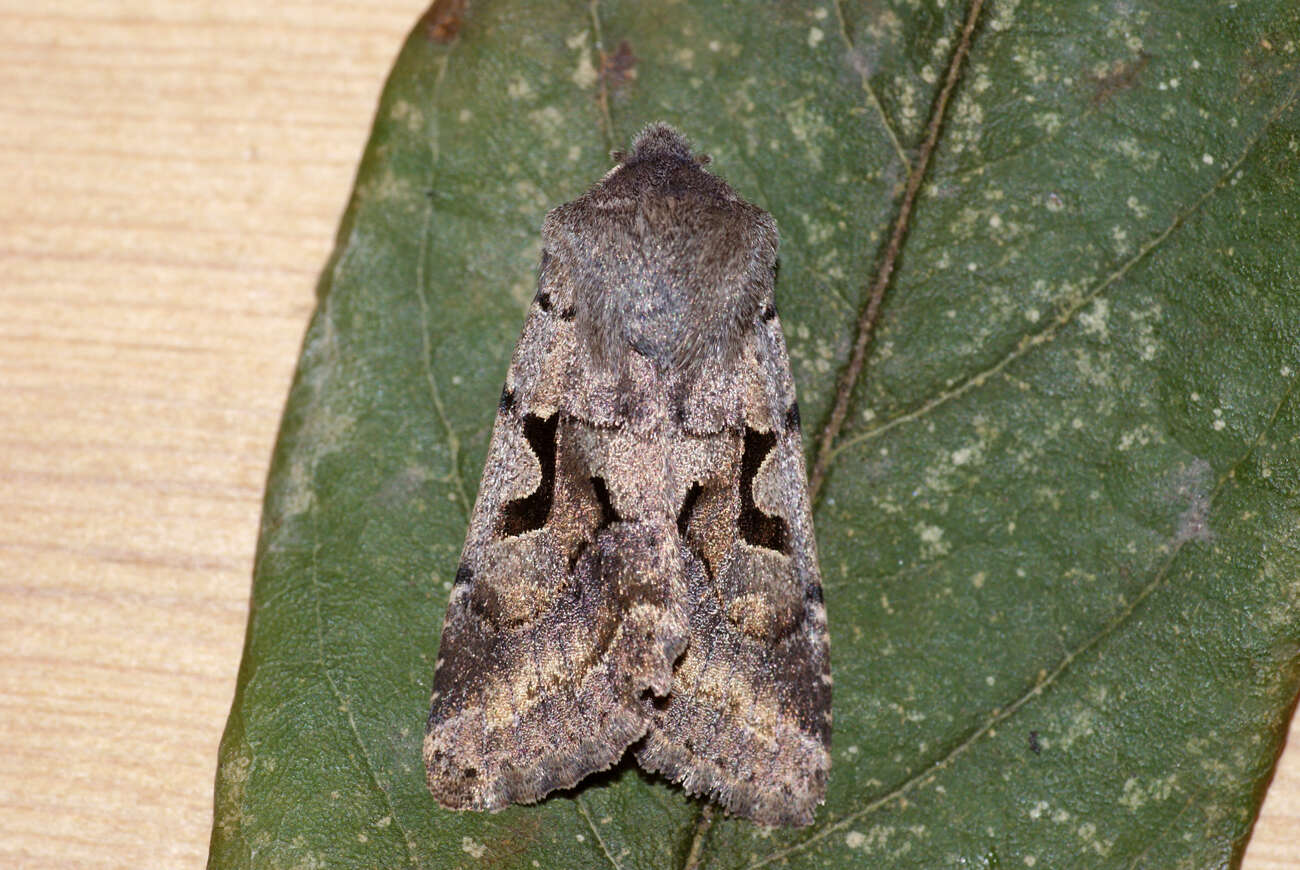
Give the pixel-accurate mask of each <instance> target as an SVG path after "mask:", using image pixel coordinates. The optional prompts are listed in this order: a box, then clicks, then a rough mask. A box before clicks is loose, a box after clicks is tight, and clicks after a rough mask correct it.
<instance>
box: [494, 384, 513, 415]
mask: <svg viewBox="0 0 1300 870" xmlns="http://www.w3.org/2000/svg"><path fill="white" fill-rule="evenodd" d="M514 407H515V391H514V390H512V389H510V388H509V387H502V388H501V400H500V401H499V402H497V411H498V412H500V413H502V414H508V413H509V412H510V411H511V410H513V409H514Z"/></svg>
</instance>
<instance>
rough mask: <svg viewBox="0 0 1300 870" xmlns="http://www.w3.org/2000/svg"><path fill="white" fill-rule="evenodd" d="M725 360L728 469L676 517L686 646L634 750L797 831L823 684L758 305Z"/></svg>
mask: <svg viewBox="0 0 1300 870" xmlns="http://www.w3.org/2000/svg"><path fill="white" fill-rule="evenodd" d="M755 321H756V322H755V323H754V328H753V331H752V332H751V333H750V336H749V339H748V341H747V342H746V345H745V351H744V354H743V356H742V357H741V358H740V359H739V360H738V361H737V367H738V369H737V376H738V377H739V376H741V375H743V374H745V373H748V372H753V373H754V375H755V376H753V377H750V378H749V381H750V384H749V388H748V389H746V390H743V391H742V395H743V396H744V397H745V402H744V408H743V417H744V422H743V427H742V431H741V432H732V431H724V432H720V433H718V434H716V435H713V436H702V437H703V438H705V439H707V440H715V441H719V442H729V443H730V444H731V450H730V451H729V453H730V462H729V463H727V464H725V465H722V466H721V467H718V468H717V469H716V474H715V475H714V476H712V477H707V478H704V479H701V480H698V481H696V482H695V483H694V488H693V489H692V490H690V491H688V494H687V496H686V498H685V500H684V502H683V505H682V509H681V514H680V517H679V529H680V532H681V537H682V553H683V563H684V567H685V573H686V578H687V579H686V582H687V599H688V600H689V601H690V603H691V606H692V610H691V613H690V616H689V621H690V641H689V643H688V645H687V648H686V652H685V653H684V654H683V656H682V658H681V659H680V660H678V662H677V667H676V670H675V672H674V675H673V686H672V690H671V692H670V693H669V695H668V697H667V698H666V699H663V700H662V701H661V702H659V703H658V704H657V705H656V710H655V716H654V722H653V724H652V725H651V727H650V730H649V732H648V733H647V735H646V738H645V741H644V742H643V743H642V744H641V745H640V746H639V747H638V749H637V759H638V762H639V763H640V764H641V766H642V767H643V768H645V769H647V770H652V771H660V772H662V773H664V774H665V775H666V776H668V777H669V778H671V779H673V780H675V781H677V782H680V783H681V784H682V785H683V787H684V788H685V789H686V790H687V791H688V792H690V793H692V794H705V795H708V796H709V797H710V798H712V799H713V800H716V801H717V802H719V803H721V804H722V805H723V806H725V807H726V808H727V809H729V810H730V811H731V812H733V813H735V814H736V815H739V816H744V817H746V818H749V819H753V820H754V821H757V822H761V823H763V824H768V825H806V824H810V823H811V822H812V819H813V810H814V809H815V808H816V806H817V805H818V804H819V803H821V801H822V799H823V796H824V794H825V788H826V775H827V771H828V769H829V767H830V755H829V747H830V730H831V707H830V701H831V676H830V659H829V647H828V639H827V630H826V611H825V608H824V607H823V605H822V588H821V577H820V574H819V571H818V567H817V550H816V541H815V540H814V538H813V528H812V520H811V515H810V508H809V503H808V493H807V484H806V476H805V471H804V461H803V452H802V448H801V438H800V431H799V408H798V405H797V403H796V402H795V396H794V383H793V381H792V379H791V376H790V364H789V361H788V358H787V355H786V349H785V341H784V338H783V336H782V333H781V328H780V322H779V320H778V319H777V317H776V312H775V309H774V308H773V307H772V304H771V300H770V299H769V300H768V302H767V303H766V304H765V305H764V306H763V307H762V309H761V311H760V314H759V316H758V317H757V318H755Z"/></svg>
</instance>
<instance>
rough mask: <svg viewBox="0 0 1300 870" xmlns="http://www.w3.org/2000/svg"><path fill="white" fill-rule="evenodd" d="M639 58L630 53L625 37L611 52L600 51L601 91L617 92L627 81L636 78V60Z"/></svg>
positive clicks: (629, 45)
mask: <svg viewBox="0 0 1300 870" xmlns="http://www.w3.org/2000/svg"><path fill="white" fill-rule="evenodd" d="M638 60H640V58H638V57H637V56H636V55H635V54H633V53H632V46H631V44H629V43H628V41H627V40H626V39H624V40H623V41H622V42H620V43H619V44H618V48H616V49H614V52H613V54H606V53H605V52H603V51H602V52H601V53H600V86H601V90H602V92H604V91H608V92H617V91H618V90H619V89H620V88H622V87H623V86H625V85H626V84H627V83H628V82H630V81H632V80H633V79H635V78H636V62H637V61H638Z"/></svg>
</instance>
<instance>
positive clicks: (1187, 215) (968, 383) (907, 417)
mask: <svg viewBox="0 0 1300 870" xmlns="http://www.w3.org/2000/svg"><path fill="white" fill-rule="evenodd" d="M1298 91H1300V85H1297V86H1293V87H1292V89H1291V91H1290V93H1289V94H1288V95H1287V97H1286V99H1284V100H1283V101H1282V102H1281V103H1279V104H1278V106H1277V107H1276V108H1275V109H1274V110H1273V111H1272V112H1271V113H1269V117H1268V118H1267V120H1266V121H1265V122H1264V123H1263V124H1262V125H1261V126H1260V129H1259V130H1258V131H1257V132H1256V133H1255V135H1254V136H1253V137H1251V139H1250V141H1249V142H1248V143H1247V144H1246V147H1245V148H1244V149H1243V150H1242V153H1241V155H1240V156H1238V158H1237V159H1236V160H1234V161H1233V162H1232V164H1231V165H1230V166H1228V168H1227V169H1225V170H1224V172H1223V173H1222V174H1221V175H1220V176H1219V177H1218V178H1217V179H1216V180H1215V182H1214V184H1212V185H1211V186H1210V187H1209V188H1208V189H1207V190H1206V191H1205V192H1204V193H1202V194H1201V195H1200V196H1199V197H1197V198H1196V200H1195V201H1194V202H1193V203H1192V204H1191V205H1189V206H1187V207H1186V208H1184V209H1183V210H1182V211H1180V212H1178V213H1177V214H1176V215H1174V217H1173V220H1171V221H1170V222H1169V225H1168V226H1167V227H1165V228H1164V229H1163V230H1161V231H1160V232H1159V233H1158V234H1156V235H1155V236H1153V237H1152V238H1151V239H1149V240H1148V241H1147V243H1146V244H1144V245H1143V246H1142V247H1141V248H1140V249H1139V250H1138V251H1137V252H1136V253H1135V254H1134V255H1133V256H1132V257H1130V258H1129V259H1128V260H1126V261H1124V262H1123V263H1121V264H1120V265H1119V267H1118V268H1116V269H1115V270H1114V271H1112V272H1111V273H1110V274H1109V275H1107V276H1106V277H1105V278H1103V279H1102V280H1101V281H1099V282H1098V283H1097V284H1096V285H1095V286H1094V287H1093V288H1092V289H1091V290H1089V291H1088V292H1086V293H1084V294H1082V295H1081V296H1079V297H1078V298H1076V299H1075V300H1073V301H1072V302H1070V303H1069V304H1068V305H1067V306H1066V307H1065V308H1063V309H1062V311H1061V313H1060V314H1058V315H1057V317H1056V318H1055V319H1053V320H1051V321H1049V322H1048V323H1047V324H1046V325H1045V326H1044V327H1043V328H1041V329H1039V330H1037V331H1035V332H1028V333H1026V334H1025V335H1023V336H1022V337H1021V338H1020V340H1019V341H1018V342H1017V343H1016V346H1015V347H1014V348H1012V349H1011V350H1010V351H1008V352H1007V353H1006V354H1004V355H1003V356H1002V357H1001V358H1000V359H999V360H997V362H995V363H993V365H991V366H989V367H988V368H985V369H983V370H981V371H979V372H976V373H975V374H973V375H970V376H969V377H967V378H965V379H963V380H962V381H961V382H960V383H959V384H957V385H956V386H954V387H952V388H950V389H947V390H944V391H943V392H941V393H939V394H938V395H936V396H934V397H932V398H930V399H927V400H926V401H924V402H922V403H921V404H919V405H917V406H916V407H915V408H913V409H912V410H910V411H905V412H903V413H901V414H899V415H898V416H896V417H892V418H890V419H888V420H885V421H884V422H882V423H880V424H879V425H877V426H874V427H872V428H870V429H867V430H865V431H863V432H859V433H858V434H856V435H853V436H851V437H849V438H846V439H844V440H843V441H841V442H840V443H839V444H837V445H835V446H834V447H832V448H830V449H829V451H828V455H827V460H826V462H827V465H829V464H831V463H833V462H834V461H835V459H836V458H837V457H838V456H839V455H840V454H841V453H843V452H844V451H845V450H848V449H849V448H851V447H855V446H858V445H860V444H863V443H864V442H866V441H869V440H871V439H873V438H877V437H879V436H881V435H883V434H885V433H886V432H888V431H890V430H891V429H894V428H897V427H898V426H901V425H903V424H904V423H910V422H912V421H914V420H919V419H921V418H922V417H924V416H926V415H927V414H929V413H930V412H931V411H933V410H935V409H936V408H939V407H940V406H942V405H946V404H947V403H948V402H950V401H952V400H954V399H958V398H960V397H962V396H964V395H965V394H966V393H969V392H971V391H972V390H974V389H976V388H977V387H982V386H983V385H984V384H986V383H987V382H988V381H989V380H990V379H991V378H993V377H994V376H995V375H998V374H1000V373H1001V372H1002V371H1003V370H1004V369H1006V368H1007V366H1009V365H1011V364H1012V363H1014V362H1015V361H1017V360H1019V359H1020V358H1021V357H1024V356H1026V355H1028V354H1029V352H1030V351H1032V350H1033V349H1035V348H1038V347H1042V346H1044V345H1046V344H1048V343H1049V342H1051V341H1052V340H1053V339H1054V338H1055V337H1056V335H1057V334H1058V333H1059V332H1060V331H1061V330H1062V329H1063V328H1065V327H1066V326H1068V325H1069V324H1071V323H1072V322H1074V319H1075V318H1076V317H1077V316H1078V314H1079V312H1081V311H1082V310H1083V309H1084V308H1085V307H1087V306H1088V305H1089V304H1090V303H1092V302H1093V301H1094V300H1095V299H1097V298H1098V297H1099V296H1101V295H1102V294H1103V293H1105V292H1106V291H1107V290H1108V289H1110V288H1111V287H1113V286H1114V285H1115V284H1117V283H1118V282H1119V281H1120V279H1122V278H1124V276H1126V275H1127V274H1128V273H1129V272H1130V271H1131V270H1132V269H1133V268H1134V267H1135V266H1137V264H1138V263H1140V262H1142V261H1143V260H1144V259H1146V258H1147V257H1148V256H1150V255H1151V253H1152V252H1153V251H1155V250H1156V249H1157V248H1159V247H1160V246H1161V245H1162V244H1164V242H1166V241H1167V240H1168V239H1169V238H1170V236H1172V235H1173V234H1174V233H1175V232H1176V231H1177V230H1178V229H1179V228H1180V227H1182V226H1184V225H1185V224H1186V223H1187V222H1188V220H1190V219H1191V218H1192V217H1193V216H1195V215H1196V213H1197V212H1199V211H1200V210H1201V209H1202V208H1204V207H1205V204H1206V203H1207V202H1209V200H1210V199H1211V198H1212V197H1213V196H1214V194H1215V193H1217V192H1218V191H1220V190H1222V189H1224V188H1225V187H1226V186H1227V185H1228V182H1229V181H1230V180H1231V179H1232V177H1233V175H1235V174H1236V173H1237V171H1238V170H1239V169H1240V168H1241V166H1242V164H1244V163H1245V162H1246V160H1247V159H1249V157H1250V155H1251V154H1252V153H1254V150H1255V148H1256V147H1257V146H1258V145H1259V142H1260V141H1261V140H1262V139H1263V137H1264V133H1265V132H1266V131H1267V130H1268V128H1269V127H1271V126H1272V125H1273V124H1274V123H1275V122H1276V121H1277V119H1278V117H1279V116H1280V115H1281V114H1282V113H1283V112H1285V111H1286V110H1287V109H1289V108H1291V106H1293V105H1294V104H1295V101H1296V97H1297V93H1298Z"/></svg>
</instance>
